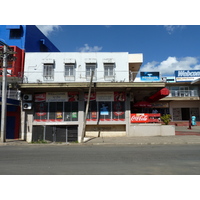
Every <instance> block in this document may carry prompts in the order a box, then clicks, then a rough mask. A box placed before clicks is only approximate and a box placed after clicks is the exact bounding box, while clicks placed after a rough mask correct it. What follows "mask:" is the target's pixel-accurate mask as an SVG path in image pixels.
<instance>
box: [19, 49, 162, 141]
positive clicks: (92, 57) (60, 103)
mask: <svg viewBox="0 0 200 200" xmlns="http://www.w3.org/2000/svg"><path fill="white" fill-rule="evenodd" d="M142 62H143V55H142V54H129V53H127V52H119V53H100V52H99V53H71V52H70V53H62V52H61V53H26V55H25V66H24V83H23V84H21V85H20V90H21V91H22V94H23V102H22V108H23V112H22V126H21V130H22V135H21V137H22V139H26V140H27V141H29V142H30V141H34V140H38V139H40V140H42V139H44V140H50V141H75V140H78V141H80V140H81V137H82V135H83V132H84V135H85V136H87V137H89V136H92V137H98V136H104V137H109V136H126V135H130V134H131V131H130V130H133V127H132V126H131V123H130V114H131V107H132V105H133V103H134V100H135V99H136V100H137V101H141V100H143V99H144V98H146V97H148V96H151V95H152V94H155V93H156V92H158V91H159V90H160V89H162V88H164V87H165V83H163V82H160V83H133V81H134V79H135V77H136V75H137V72H138V70H139V68H140V66H141V64H142ZM92 72H94V76H93V81H92V85H91V95H90V104H89V110H88V115H87V123H86V127H85V131H84V119H85V118H84V116H85V111H86V107H87V106H86V105H87V98H88V94H89V88H90V80H91V76H92ZM153 131H154V133H155V129H154V130H153ZM132 132H133V131H132ZM147 132H148V131H147ZM148 133H150V132H148Z"/></svg>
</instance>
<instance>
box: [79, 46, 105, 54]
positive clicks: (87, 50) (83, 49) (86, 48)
mask: <svg viewBox="0 0 200 200" xmlns="http://www.w3.org/2000/svg"><path fill="white" fill-rule="evenodd" d="M101 49H102V47H98V46H94V47H90V46H89V45H88V44H84V47H80V48H79V49H78V51H80V52H97V51H101Z"/></svg>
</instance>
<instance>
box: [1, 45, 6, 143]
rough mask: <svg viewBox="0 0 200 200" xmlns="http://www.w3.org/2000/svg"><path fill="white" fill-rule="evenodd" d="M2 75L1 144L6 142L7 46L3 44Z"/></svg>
mask: <svg viewBox="0 0 200 200" xmlns="http://www.w3.org/2000/svg"><path fill="white" fill-rule="evenodd" d="M2 68H3V75H2V97H1V101H2V104H1V142H5V141H6V118H7V45H6V44H3V66H2Z"/></svg>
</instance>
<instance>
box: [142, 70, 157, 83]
mask: <svg viewBox="0 0 200 200" xmlns="http://www.w3.org/2000/svg"><path fill="white" fill-rule="evenodd" d="M140 79H141V81H160V73H159V72H140Z"/></svg>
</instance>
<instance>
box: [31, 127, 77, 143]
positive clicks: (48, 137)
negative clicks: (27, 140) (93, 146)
mask: <svg viewBox="0 0 200 200" xmlns="http://www.w3.org/2000/svg"><path fill="white" fill-rule="evenodd" d="M40 140H44V141H47V142H48V141H49V142H66V143H67V142H75V141H77V140H78V126H65V125H59V126H57V125H55V126H48V125H45V126H33V136H32V141H34V142H35V141H40Z"/></svg>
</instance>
